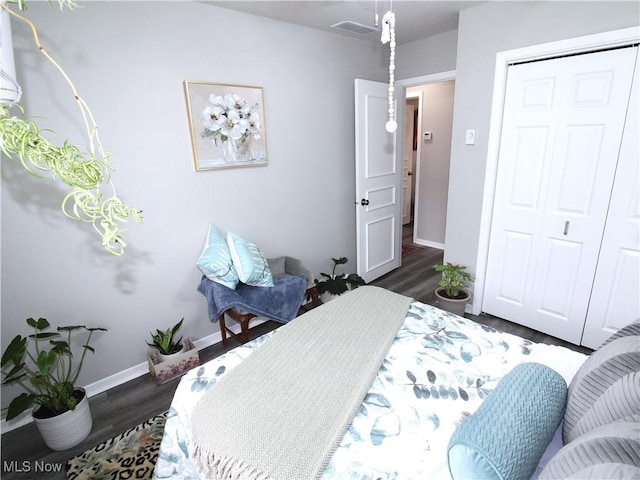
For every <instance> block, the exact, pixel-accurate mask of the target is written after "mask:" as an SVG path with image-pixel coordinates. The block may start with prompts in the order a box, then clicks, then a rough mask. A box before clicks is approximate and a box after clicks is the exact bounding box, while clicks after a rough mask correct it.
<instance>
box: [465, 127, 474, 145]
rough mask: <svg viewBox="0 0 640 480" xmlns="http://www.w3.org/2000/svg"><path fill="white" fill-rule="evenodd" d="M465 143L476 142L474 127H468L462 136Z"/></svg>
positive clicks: (472, 143) (471, 143)
mask: <svg viewBox="0 0 640 480" xmlns="http://www.w3.org/2000/svg"><path fill="white" fill-rule="evenodd" d="M464 143H465V145H475V143H476V129H475V128H468V129H467V132H466V134H465V136H464Z"/></svg>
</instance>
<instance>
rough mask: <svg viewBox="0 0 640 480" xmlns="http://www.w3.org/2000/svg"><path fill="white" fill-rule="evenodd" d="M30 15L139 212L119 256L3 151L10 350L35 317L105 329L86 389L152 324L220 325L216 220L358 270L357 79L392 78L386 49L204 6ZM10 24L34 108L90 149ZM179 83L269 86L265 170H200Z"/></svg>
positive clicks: (27, 42) (312, 264)
mask: <svg viewBox="0 0 640 480" xmlns="http://www.w3.org/2000/svg"><path fill="white" fill-rule="evenodd" d="M27 14H28V15H29V16H30V18H32V19H33V20H34V22H35V23H36V25H37V26H38V27H39V29H40V34H41V41H42V43H43V44H44V45H45V47H46V48H47V49H48V50H49V51H50V53H51V54H53V55H54V56H55V57H56V58H58V59H59V60H60V62H61V63H62V64H63V65H64V67H65V69H66V70H67V71H68V73H69V74H71V76H72V78H73V79H74V81H75V82H76V84H77V87H78V89H79V91H80V93H81V94H82V95H83V96H84V98H85V100H86V101H87V102H88V103H89V104H90V106H91V107H92V108H93V111H94V114H95V116H96V118H97V120H98V123H99V126H100V133H101V136H102V140H103V142H104V143H105V144H106V146H107V148H108V149H109V150H110V151H112V152H114V154H113V156H112V161H113V164H114V166H115V167H116V169H117V172H116V173H115V176H114V181H115V183H116V185H117V186H118V193H119V194H120V195H121V197H122V198H123V199H124V200H125V201H127V202H129V203H131V204H132V205H134V206H136V207H138V208H141V209H143V211H144V214H143V215H144V219H145V221H144V224H143V225H138V224H136V223H131V224H129V231H128V232H127V233H126V235H125V239H126V240H127V241H128V243H129V246H128V248H127V252H126V253H125V255H124V256H123V257H120V258H115V257H112V256H110V255H109V254H106V253H105V252H103V251H102V249H101V247H100V238H99V237H98V236H96V235H95V234H94V233H93V232H92V230H91V228H90V227H89V226H87V225H82V224H79V223H76V222H72V221H70V220H68V219H66V218H65V217H64V216H63V215H62V214H61V212H60V202H61V200H62V198H63V196H64V195H65V191H64V190H63V189H62V188H61V187H60V186H59V185H58V184H57V183H54V182H53V181H50V180H42V179H35V178H33V177H31V176H29V175H27V174H26V173H25V172H24V171H23V170H22V168H21V167H20V166H19V165H16V164H15V163H13V162H8V161H7V159H6V158H3V160H2V188H1V189H2V225H1V226H2V257H1V260H2V263H1V265H2V272H1V273H2V305H1V314H2V346H3V347H4V346H6V345H7V344H8V342H9V341H10V339H11V338H12V337H13V336H15V335H16V334H18V333H24V329H23V326H24V319H25V318H27V317H31V316H33V317H36V318H37V317H39V316H43V317H47V318H49V319H50V320H51V321H52V322H55V323H57V324H77V323H86V324H90V325H99V326H104V327H107V328H108V329H109V332H108V333H107V334H104V335H102V336H99V337H98V338H97V339H96V342H95V347H96V354H95V356H94V358H90V359H88V361H87V363H86V367H85V369H84V373H83V375H82V376H81V378H80V383H81V384H88V383H92V382H96V381H98V380H101V379H104V378H105V377H108V376H110V375H112V374H114V373H116V372H120V371H122V370H124V369H127V368H129V367H132V366H134V365H138V364H140V363H141V362H144V361H145V352H146V345H145V340H147V339H148V337H149V332H150V331H151V330H152V329H155V328H167V327H169V326H170V325H173V324H174V323H175V322H177V321H178V320H179V319H180V318H182V317H185V325H184V327H183V330H182V334H184V335H186V336H189V337H191V338H193V339H199V338H203V337H205V336H207V335H211V334H213V333H217V332H218V327H217V324H214V323H211V322H209V320H208V316H207V310H206V302H205V299H204V297H203V296H202V295H200V294H199V293H198V292H197V291H196V287H197V285H198V283H199V281H200V276H201V274H200V273H199V271H198V270H197V268H196V266H195V261H196V259H197V257H198V255H199V253H200V251H201V248H202V243H203V241H204V237H205V234H206V231H207V226H208V225H209V223H214V224H216V225H218V226H219V227H220V228H221V229H223V230H232V231H234V232H236V233H238V234H240V235H242V236H245V237H247V238H249V239H251V240H253V241H254V242H255V243H257V244H258V245H259V246H260V247H261V248H262V250H263V251H264V253H265V254H266V256H267V257H274V256H279V255H283V254H286V255H291V256H295V257H298V258H301V259H302V260H303V261H304V262H305V263H306V265H307V266H308V267H309V268H310V269H311V270H312V271H313V272H314V273H316V274H317V272H319V271H321V270H322V271H326V269H328V268H330V266H331V261H330V257H332V256H333V257H336V256H341V255H345V256H347V257H349V258H350V259H352V262H350V263H349V265H351V266H352V267H353V268H354V269H355V227H354V223H355V215H354V213H355V210H354V204H353V198H354V195H355V193H354V125H353V118H354V113H353V112H354V100H353V89H354V87H353V80H354V78H357V77H358V78H365V79H370V80H379V81H385V78H386V69H387V61H388V58H387V53H386V51H385V50H384V47H383V46H382V45H380V44H378V43H372V42H369V41H364V40H360V39H353V38H349V37H345V36H341V35H337V34H331V33H325V32H320V31H317V30H312V29H307V28H303V27H297V26H294V25H288V24H285V23H281V22H275V21H272V20H268V19H263V18H260V17H255V16H250V15H246V14H241V13H238V12H233V11H230V10H225V9H221V8H217V7H212V6H209V5H206V4H203V3H198V2H153V3H149V2H88V3H86V4H85V5H84V6H83V8H80V9H78V10H75V11H72V12H69V11H65V12H64V13H61V12H60V11H59V10H58V8H52V7H49V6H48V4H47V3H45V2H33V3H30V4H29V9H28V11H27ZM12 23H13V32H14V39H15V54H16V64H17V70H18V72H17V73H18V77H19V81H20V82H21V84H22V87H23V91H24V104H25V106H26V108H27V111H28V113H29V114H31V115H34V116H35V115H37V116H40V117H42V120H41V121H40V125H41V126H42V127H50V128H52V129H55V131H56V138H57V139H62V138H65V137H68V138H70V139H71V140H72V141H75V142H81V143H84V142H85V139H84V137H83V131H82V126H81V121H80V117H79V114H78V111H77V109H76V106H75V104H74V101H73V98H72V96H71V94H70V91H69V90H68V88H67V86H66V85H65V84H64V82H63V81H62V80H61V77H60V75H59V74H58V73H57V72H56V71H55V70H54V69H53V68H52V67H51V66H50V65H49V64H48V63H47V62H46V61H45V60H44V59H43V58H42V57H41V56H40V55H39V54H38V53H37V51H36V50H35V48H34V47H33V44H32V41H31V38H30V37H29V33H28V30H27V29H26V28H25V26H24V25H21V24H18V23H16V22H15V21H14V22H12ZM184 80H202V81H209V82H219V83H232V84H243V85H258V86H262V87H264V95H265V109H266V125H267V141H268V153H269V165H268V166H267V167H258V168H244V169H227V170H217V171H208V172H196V171H195V170H194V167H193V159H192V151H191V144H190V139H189V127H188V122H187V114H186V107H185V98H184V93H183V85H182V82H183V81H184ZM3 393H4V392H3ZM5 399H7V395H3V404H5V402H4V400H5Z"/></svg>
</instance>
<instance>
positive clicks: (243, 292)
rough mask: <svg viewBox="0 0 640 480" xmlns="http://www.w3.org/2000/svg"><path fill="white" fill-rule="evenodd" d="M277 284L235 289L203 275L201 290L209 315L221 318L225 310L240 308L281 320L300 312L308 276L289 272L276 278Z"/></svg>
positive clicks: (288, 318) (211, 317)
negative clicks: (289, 273) (205, 298)
mask: <svg viewBox="0 0 640 480" xmlns="http://www.w3.org/2000/svg"><path fill="white" fill-rule="evenodd" d="M273 283H274V286H273V287H252V286H249V285H245V284H242V283H240V284H238V286H237V287H236V289H235V290H232V289H230V288H229V287H225V286H224V285H221V284H219V283H216V282H213V281H211V280H209V279H208V278H207V277H204V276H203V277H202V280H201V281H200V286H199V287H198V291H199V292H200V293H201V294H203V295H204V296H205V297H207V304H208V307H209V318H210V319H211V320H212V321H217V320H218V318H219V317H220V315H222V313H223V312H225V311H226V310H228V309H230V308H237V309H240V310H244V311H246V312H251V313H253V314H255V315H257V316H263V317H267V318H269V319H271V320H275V321H276V322H280V323H287V322H289V321H290V320H293V319H294V318H295V317H296V315H297V314H298V310H299V309H300V305H302V300H303V298H304V293H305V291H306V289H307V279H306V278H305V276H304V275H285V276H282V277H276V278H274V279H273Z"/></svg>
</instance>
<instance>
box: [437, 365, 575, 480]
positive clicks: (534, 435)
mask: <svg viewBox="0 0 640 480" xmlns="http://www.w3.org/2000/svg"><path fill="white" fill-rule="evenodd" d="M566 398H567V385H566V383H565V381H564V379H563V378H562V376H561V375H560V374H559V373H558V372H556V371H555V370H553V369H551V368H549V367H547V366H545V365H542V364H539V363H522V364H520V365H517V366H516V367H515V368H514V369H513V370H511V372H509V373H508V374H507V375H505V376H504V378H502V380H500V382H499V383H498V385H497V386H496V388H495V389H494V390H493V392H491V393H490V394H489V395H488V396H487V398H486V399H485V400H484V402H483V403H482V404H481V405H480V407H479V408H478V410H477V411H476V412H475V413H474V414H473V415H471V416H469V417H467V418H466V419H465V420H463V422H462V423H461V424H460V425H459V426H458V428H457V429H456V431H455V432H454V433H453V435H452V436H451V439H450V441H449V449H448V450H449V451H448V456H449V458H448V460H449V471H450V472H451V477H452V478H453V479H454V480H459V479H473V480H480V479H495V480H507V479H513V480H515V479H522V478H531V476H532V475H533V473H534V472H535V470H536V467H537V466H538V463H539V462H540V458H541V457H542V454H543V453H544V451H545V449H546V448H547V445H549V443H550V442H551V440H552V439H553V436H554V433H555V431H556V429H557V428H558V425H559V424H560V421H561V420H562V416H563V414H564V408H565V402H566Z"/></svg>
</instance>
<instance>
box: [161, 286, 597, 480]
mask: <svg viewBox="0 0 640 480" xmlns="http://www.w3.org/2000/svg"><path fill="white" fill-rule="evenodd" d="M376 288H377V287H361V288H359V289H357V290H354V291H353V292H350V293H348V294H346V295H345V297H346V296H351V295H353V294H354V293H355V292H357V291H358V290H361V289H362V290H363V293H364V292H367V291H368V292H369V293H370V294H371V293H373V294H375V295H376V298H377V295H378V294H379V293H381V289H380V290H375V289H376ZM366 289H369V290H366ZM371 289H374V290H371ZM385 292H386V291H385ZM393 295H396V294H393ZM383 296H384V295H383ZM340 301H341V299H336V300H333V301H331V302H329V303H328V304H325V305H323V306H321V307H319V308H317V309H315V310H312V311H311V312H308V313H305V314H304V315H302V316H300V317H298V318H297V319H296V320H295V321H293V322H291V323H290V324H288V325H286V326H283V327H280V328H278V329H276V330H274V331H272V332H270V333H267V334H266V335H263V336H261V337H259V338H257V339H255V340H253V341H251V342H249V343H247V344H244V345H241V346H239V347H237V348H235V349H233V350H231V351H229V352H228V353H226V354H224V355H222V356H220V357H218V358H215V359H213V360H211V361H209V362H207V363H205V364H204V365H202V366H200V367H199V368H196V369H194V370H191V371H190V372H188V373H187V374H186V375H185V376H184V377H183V378H182V379H181V381H180V383H179V385H178V387H177V390H176V392H175V396H174V398H173V401H172V403H171V407H170V410H169V414H168V418H167V423H166V427H165V432H164V437H163V440H162V443H161V447H160V452H159V457H158V462H157V464H156V468H155V472H154V477H153V478H154V479H156V480H160V479H168V478H172V479H176V478H180V479H200V478H202V479H204V478H211V474H210V473H208V471H207V469H206V468H204V467H203V465H202V463H201V462H199V461H198V455H197V454H196V453H197V452H196V451H197V448H196V446H195V444H194V441H193V437H192V434H193V431H194V427H196V425H194V423H193V415H194V410H195V409H196V406H197V405H198V402H199V401H200V400H201V399H202V398H203V396H205V395H207V394H208V392H211V391H214V390H215V389H216V386H218V384H220V385H222V383H221V382H224V380H223V379H224V378H225V377H227V376H230V375H232V374H233V372H234V370H236V369H239V368H240V367H239V365H242V364H243V362H247V361H248V359H250V358H251V356H252V355H255V354H256V352H258V351H260V349H261V348H264V347H265V346H266V345H268V343H269V342H271V341H273V340H274V339H276V338H277V336H278V335H282V334H281V333H280V331H281V330H282V329H285V328H291V326H293V325H294V324H296V323H298V324H299V325H303V324H304V322H305V321H306V318H305V317H306V316H307V315H311V314H313V312H314V311H320V313H323V312H329V313H330V314H331V315H330V316H332V317H334V316H336V314H335V312H338V311H339V310H340V306H341V304H340V303H339V302H340ZM385 301H386V300H382V302H385ZM334 302H336V303H335V305H333V306H332V304H334ZM367 303H374V304H373V305H371V309H370V310H367V312H368V313H367V315H369V316H370V317H371V319H373V317H375V315H372V314H371V312H372V311H378V310H379V308H380V307H381V305H375V302H371V301H368V302H367ZM407 305H408V309H407V310H406V311H405V312H404V314H403V318H402V320H401V325H400V327H399V329H397V331H396V333H395V335H394V336H393V338H392V342H391V344H390V346H389V348H388V350H385V351H386V353H383V355H382V357H381V358H383V360H382V362H379V363H378V365H379V367H377V372H376V373H375V375H374V378H373V381H372V382H370V386H369V387H368V390H367V391H366V394H365V395H364V398H363V399H362V401H361V404H360V405H359V406H358V408H357V409H356V411H355V412H354V413H355V415H354V416H353V417H352V420H351V421H350V423H348V425H346V426H345V431H344V432H342V433H341V436H340V439H339V441H338V442H337V444H336V446H335V447H334V448H332V449H331V455H329V456H328V457H327V459H326V462H325V463H324V464H323V468H322V471H321V473H320V474H319V475H318V478H321V479H323V480H329V479H372V480H374V479H388V480H391V479H403V480H405V479H418V478H420V479H424V478H428V479H450V478H451V476H450V473H449V469H448V466H447V444H448V441H449V439H450V438H451V436H452V434H453V433H454V431H455V430H456V428H457V426H458V425H459V424H460V423H461V421H462V420H463V419H465V418H467V417H469V416H470V415H471V414H473V413H474V412H475V411H476V410H477V409H478V407H479V406H480V405H481V404H482V402H483V400H484V399H485V398H486V397H487V395H488V394H489V393H490V392H491V391H492V390H493V389H494V388H495V387H496V385H497V384H498V382H499V381H500V380H501V379H502V378H503V377H505V375H507V374H508V373H509V372H510V371H511V370H512V369H514V367H515V366H517V365H519V364H522V363H525V362H536V363H540V364H543V365H546V366H548V367H551V368H552V369H554V370H555V371H557V372H558V373H559V374H560V375H561V376H562V377H563V378H564V380H565V382H566V384H567V385H568V384H569V383H570V382H571V379H572V378H573V376H574V375H575V373H576V372H577V371H578V369H579V368H580V366H581V365H582V364H583V362H584V361H585V359H586V358H587V356H585V355H583V354H581V353H577V352H574V351H572V350H569V349H566V348H563V347H558V346H552V345H545V344H536V343H532V342H531V341H529V340H526V339H523V338H520V337H517V336H514V335H511V334H508V333H504V332H501V331H498V330H496V329H494V328H491V327H488V326H485V325H480V324H478V323H475V322H473V321H470V320H468V319H465V318H462V317H459V316H457V315H454V314H451V313H448V312H445V311H443V310H440V309H437V308H435V307H432V306H429V305H426V304H424V303H421V302H417V301H411V300H410V299H409V301H408V302H407ZM323 309H325V310H323ZM332 309H333V310H332ZM309 318H310V317H309ZM348 318H349V319H352V318H353V316H352V314H349V315H348ZM358 322H360V324H361V325H360V328H363V329H366V328H367V326H368V324H367V323H366V322H363V319H362V318H360V319H359V320H358ZM343 323H352V322H346V321H344V322H343ZM309 354H310V355H311V354H312V353H311V352H310V353H309ZM219 410H221V411H216V412H212V416H213V415H216V416H217V415H221V414H224V413H225V412H224V408H220V409H219ZM318 413H319V414H320V415H322V412H318ZM558 435H559V433H558V434H556V437H555V438H554V442H552V444H554V443H555V446H553V445H552V446H550V449H551V450H553V449H555V450H557V449H559V448H560V447H561V446H562V442H561V440H559V437H558ZM273 449H274V450H277V449H278V445H273ZM551 453H553V452H550V453H549V454H545V455H544V456H543V461H544V460H545V459H548V458H549V457H550V455H551ZM240 478H242V477H240ZM256 478H258V477H256Z"/></svg>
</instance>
